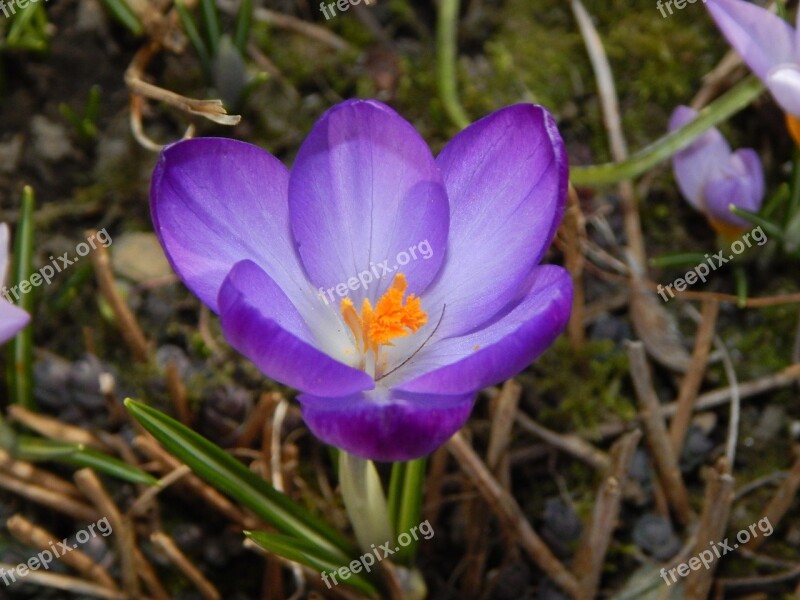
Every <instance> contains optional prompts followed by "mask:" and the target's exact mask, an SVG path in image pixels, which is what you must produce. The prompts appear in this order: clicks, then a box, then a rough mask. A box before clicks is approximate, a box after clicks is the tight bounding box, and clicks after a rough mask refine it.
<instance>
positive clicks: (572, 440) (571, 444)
mask: <svg viewBox="0 0 800 600" xmlns="http://www.w3.org/2000/svg"><path fill="white" fill-rule="evenodd" d="M517 423H518V424H519V426H520V427H522V428H523V429H524V430H526V431H528V432H530V433H532V434H533V435H535V436H536V437H538V438H541V439H542V440H544V441H545V442H547V443H548V444H550V445H552V446H555V447H556V448H557V449H559V450H561V451H562V452H564V453H566V454H569V455H570V456H574V457H575V458H577V459H578V460H582V461H583V462H585V463H586V464H588V465H590V466H592V467H594V468H595V469H597V470H598V471H607V470H608V468H609V466H610V464H611V463H610V461H609V458H608V455H607V454H606V453H605V452H603V451H602V450H598V449H597V448H595V447H594V446H593V445H592V444H590V443H589V442H587V441H586V440H584V439H583V438H582V437H580V436H577V435H573V434H570V433H556V432H555V431H553V430H551V429H547V428H546V427H543V426H542V425H539V424H538V423H537V422H536V421H534V420H533V419H531V418H530V417H529V416H528V415H526V414H525V413H523V412H518V413H517Z"/></svg>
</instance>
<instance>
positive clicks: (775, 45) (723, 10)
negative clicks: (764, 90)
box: [707, 0, 797, 83]
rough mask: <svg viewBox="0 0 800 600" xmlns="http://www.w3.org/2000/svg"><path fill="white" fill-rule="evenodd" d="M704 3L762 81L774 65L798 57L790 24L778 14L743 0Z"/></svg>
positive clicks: (731, 43) (713, 0)
mask: <svg viewBox="0 0 800 600" xmlns="http://www.w3.org/2000/svg"><path fill="white" fill-rule="evenodd" d="M707 6H708V10H709V12H710V13H711V16H712V17H713V18H714V20H715V21H716V23H717V26H718V27H719V28H720V30H721V31H722V33H723V35H725V37H726V38H727V39H728V42H729V43H730V45H731V46H733V48H734V49H735V50H736V51H737V52H738V53H739V54H740V55H741V56H742V59H743V60H744V62H745V63H747V66H749V67H750V68H751V69H752V70H753V72H754V73H755V74H756V75H757V76H758V77H759V79H761V80H762V81H763V82H764V83H766V81H767V75H768V74H769V71H770V70H771V69H772V68H773V67H775V66H777V65H779V64H781V63H787V62H794V61H796V60H797V57H796V55H795V40H794V32H793V31H792V27H791V26H790V25H789V24H788V23H786V21H784V20H783V19H781V18H780V17H779V16H777V15H775V14H773V13H772V12H770V11H768V10H767V9H765V8H761V7H760V6H757V5H755V4H752V3H750V2H743V1H742V0H708V1H707Z"/></svg>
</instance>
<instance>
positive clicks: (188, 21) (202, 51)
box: [175, 0, 211, 74]
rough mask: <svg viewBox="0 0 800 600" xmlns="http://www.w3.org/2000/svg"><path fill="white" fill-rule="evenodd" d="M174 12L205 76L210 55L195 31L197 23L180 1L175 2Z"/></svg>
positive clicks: (209, 67) (208, 66) (208, 69)
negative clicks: (176, 13)
mask: <svg viewBox="0 0 800 600" xmlns="http://www.w3.org/2000/svg"><path fill="white" fill-rule="evenodd" d="M175 10H177V11H178V17H179V18H180V20H181V26H182V27H183V32H184V33H185V34H186V37H188V38H189V41H190V42H191V43H192V46H194V51H195V52H197V57H198V58H199V59H200V62H201V63H202V65H203V69H205V71H206V74H209V73H211V55H210V54H209V52H208V47H207V46H206V43H205V42H204V41H203V38H202V36H201V35H200V31H199V30H198V29H197V23H195V21H194V18H193V17H192V15H191V13H190V12H189V11H188V10H187V9H186V6H184V4H183V2H181V1H180V0H178V1H177V2H175Z"/></svg>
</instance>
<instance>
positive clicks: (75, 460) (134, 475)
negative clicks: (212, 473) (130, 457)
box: [15, 436, 158, 485]
mask: <svg viewBox="0 0 800 600" xmlns="http://www.w3.org/2000/svg"><path fill="white" fill-rule="evenodd" d="M15 456H16V457H17V458H20V459H21V460H28V461H45V460H46V461H53V462H61V463H65V464H68V465H72V466H76V467H89V468H92V469H94V470H95V471H99V472H100V473H105V474H106V475H111V476H112V477H116V478H118V479H123V480H125V481H130V482H131V483H141V484H144V485H155V484H156V483H158V480H157V479H156V478H155V477H153V476H152V475H150V474H148V473H145V472H144V471H142V470H141V469H138V468H136V467H134V466H132V465H129V464H128V463H126V462H123V461H121V460H119V459H117V458H114V457H113V456H109V455H108V454H104V453H103V452H99V451H97V450H93V449H91V448H86V447H85V446H83V445H80V444H70V443H68V442H59V441H55V440H46V439H42V438H36V437H30V436H18V438H17V444H16V452H15Z"/></svg>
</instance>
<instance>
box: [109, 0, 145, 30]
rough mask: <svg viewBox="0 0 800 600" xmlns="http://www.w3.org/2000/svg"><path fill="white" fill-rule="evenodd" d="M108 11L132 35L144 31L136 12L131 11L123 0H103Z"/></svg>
mask: <svg viewBox="0 0 800 600" xmlns="http://www.w3.org/2000/svg"><path fill="white" fill-rule="evenodd" d="M103 4H105V6H106V8H107V9H108V10H109V12H110V13H111V14H112V15H114V17H116V19H117V20H118V21H119V22H120V23H122V24H123V25H125V27H127V28H128V29H129V30H130V31H131V33H133V34H134V35H141V34H142V33H144V27H142V22H141V21H140V20H139V17H137V16H136V13H135V12H133V10H132V9H131V7H130V6H128V3H127V2H126V1H125V0H103Z"/></svg>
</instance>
